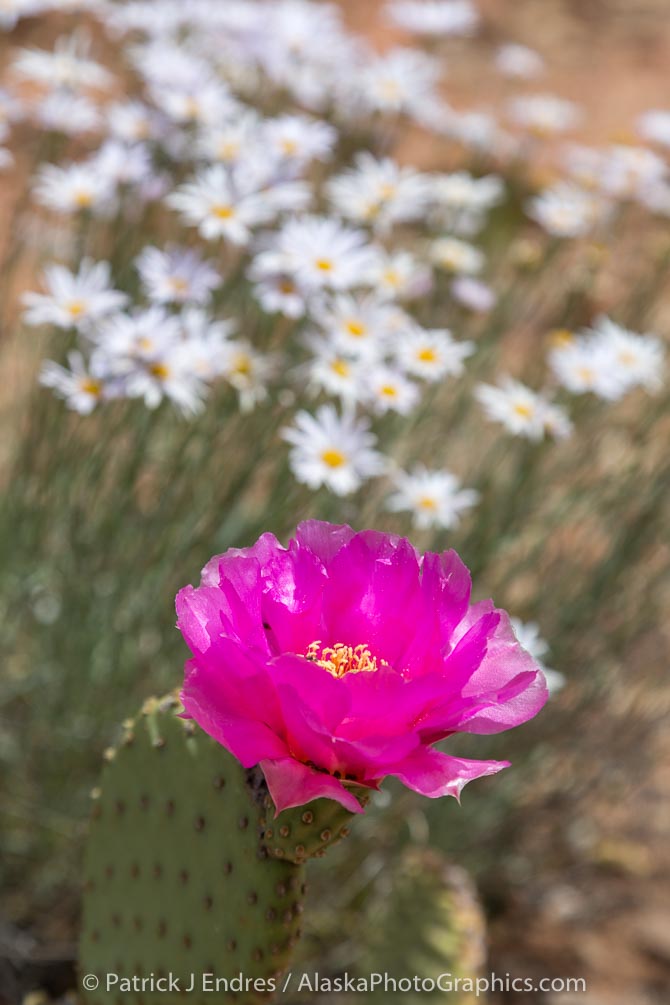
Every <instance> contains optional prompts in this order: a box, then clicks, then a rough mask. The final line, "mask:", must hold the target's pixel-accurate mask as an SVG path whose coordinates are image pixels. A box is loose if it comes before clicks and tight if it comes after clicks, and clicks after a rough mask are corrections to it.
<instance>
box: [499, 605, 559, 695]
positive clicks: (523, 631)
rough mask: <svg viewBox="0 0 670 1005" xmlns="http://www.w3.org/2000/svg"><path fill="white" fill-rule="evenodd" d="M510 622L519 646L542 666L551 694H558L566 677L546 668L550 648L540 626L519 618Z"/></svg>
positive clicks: (511, 619)
mask: <svg viewBox="0 0 670 1005" xmlns="http://www.w3.org/2000/svg"><path fill="white" fill-rule="evenodd" d="M509 620H510V624H511V625H512V629H513V631H514V634H515V635H516V639H517V642H518V643H519V645H520V646H522V648H523V649H525V650H526V652H528V653H530V655H531V656H532V657H533V659H534V660H535V662H536V663H537V664H538V665H539V666H540V668H541V670H542V672H543V674H544V677H545V680H546V682H547V687H548V689H549V694H556V693H557V692H558V691H560V690H561V688H562V687H564V685H565V676H564V675H563V674H562V673H559V672H558V670H551V669H550V668H549V667H547V666H545V664H544V657H545V656H546V655H547V653H548V652H549V646H548V644H547V643H546V642H545V640H544V639H543V638H542V636H541V635H540V626H539V625H538V624H537V622H535V621H521V620H520V619H519V618H510V619H509Z"/></svg>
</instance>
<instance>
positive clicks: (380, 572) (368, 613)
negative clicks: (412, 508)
mask: <svg viewBox="0 0 670 1005" xmlns="http://www.w3.org/2000/svg"><path fill="white" fill-rule="evenodd" d="M424 616H425V608H424V605H423V602H422V595H421V580H420V568H419V560H418V556H417V554H416V552H415V550H414V548H413V547H412V545H411V544H410V543H409V541H406V540H405V539H403V538H396V537H393V536H391V535H388V534H379V533H377V532H375V531H363V532H362V533H361V534H356V535H355V536H354V537H353V538H352V539H351V541H349V543H348V544H346V545H345V546H344V547H343V548H342V549H341V550H340V551H339V552H338V553H337V555H336V556H335V558H334V559H333V560H332V562H331V564H330V567H329V569H328V582H327V584H326V588H325V590H324V594H323V621H324V625H325V627H326V640H325V641H327V642H328V644H330V645H333V644H335V643H338V642H342V643H344V644H345V645H350V646H356V645H359V644H364V645H367V646H369V648H370V650H371V652H372V653H373V654H374V655H375V656H376V657H377V658H378V659H382V660H386V661H387V662H388V663H390V664H391V665H392V666H398V659H399V657H400V656H401V655H402V653H403V652H405V650H406V649H407V648H408V646H409V644H410V642H411V641H412V639H413V638H414V637H415V635H416V633H417V630H420V627H419V626H420V625H421V622H422V620H423V618H424ZM398 669H402V667H399V666H398Z"/></svg>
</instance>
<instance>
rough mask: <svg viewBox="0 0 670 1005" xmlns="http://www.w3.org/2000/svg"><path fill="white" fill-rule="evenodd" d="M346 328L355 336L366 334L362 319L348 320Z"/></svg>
mask: <svg viewBox="0 0 670 1005" xmlns="http://www.w3.org/2000/svg"><path fill="white" fill-rule="evenodd" d="M345 328H346V330H347V333H348V334H349V335H353V337H354V338H360V337H361V336H362V335H365V334H366V331H365V325H364V324H363V323H362V322H361V321H347V323H346V325H345Z"/></svg>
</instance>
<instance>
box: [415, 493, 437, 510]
mask: <svg viewBox="0 0 670 1005" xmlns="http://www.w3.org/2000/svg"><path fill="white" fill-rule="evenodd" d="M418 506H419V509H425V510H430V511H431V512H434V511H435V510H436V509H437V503H436V502H435V500H434V499H433V497H432V496H422V497H421V498H420V499H419V501H418Z"/></svg>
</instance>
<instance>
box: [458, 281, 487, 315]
mask: <svg viewBox="0 0 670 1005" xmlns="http://www.w3.org/2000/svg"><path fill="white" fill-rule="evenodd" d="M451 294H452V296H453V298H454V300H457V301H458V303H459V304H462V306H463V307H467V308H468V310H471V311H475V313H477V314H487V313H488V312H489V311H491V310H493V308H494V307H495V305H496V303H497V301H498V297H497V294H496V292H495V290H493V289H492V288H491V287H490V286H489V285H488V284H487V283H482V282H480V281H479V280H478V279H473V278H472V277H471V276H458V278H457V279H454V281H453V283H452V284H451Z"/></svg>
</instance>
